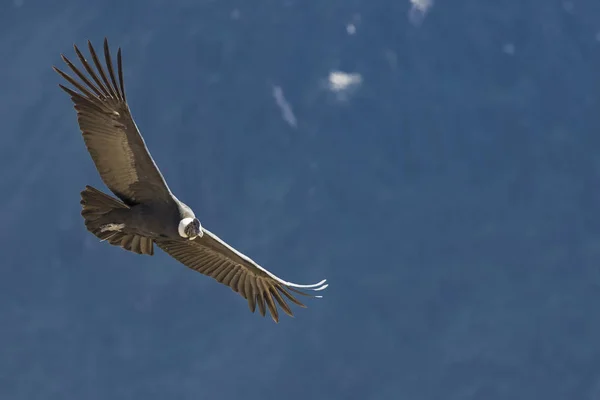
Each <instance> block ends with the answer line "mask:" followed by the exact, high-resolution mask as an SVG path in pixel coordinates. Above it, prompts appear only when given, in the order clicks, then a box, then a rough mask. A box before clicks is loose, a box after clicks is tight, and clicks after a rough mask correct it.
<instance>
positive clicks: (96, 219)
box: [80, 186, 154, 255]
mask: <svg viewBox="0 0 600 400" xmlns="http://www.w3.org/2000/svg"><path fill="white" fill-rule="evenodd" d="M80 203H81V208H82V210H81V216H82V217H83V219H84V220H85V227H86V228H87V230H88V231H90V232H91V233H93V234H94V235H95V236H96V237H98V238H99V239H100V240H103V241H104V240H106V241H107V242H109V243H110V244H112V245H115V246H119V247H122V248H124V249H125V250H129V251H133V252H135V253H138V254H148V255H153V254H154V246H153V243H152V239H150V238H147V237H144V236H138V235H134V234H130V233H125V232H122V231H121V229H122V226H120V224H119V223H118V221H110V220H109V218H107V214H109V213H110V212H111V211H113V210H118V209H129V207H128V206H127V205H126V204H124V203H122V202H121V201H119V200H117V199H115V198H113V197H111V196H109V195H107V194H105V193H102V192H101V191H99V190H98V189H96V188H93V187H91V186H86V187H85V189H84V190H83V191H82V192H81V202H80Z"/></svg>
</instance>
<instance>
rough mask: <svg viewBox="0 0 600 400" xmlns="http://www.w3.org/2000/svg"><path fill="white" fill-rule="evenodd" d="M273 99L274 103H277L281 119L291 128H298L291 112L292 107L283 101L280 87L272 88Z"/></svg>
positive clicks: (283, 97)
mask: <svg viewBox="0 0 600 400" xmlns="http://www.w3.org/2000/svg"><path fill="white" fill-rule="evenodd" d="M273 97H274V98H275V103H277V106H278V107H279V109H280V110H281V117H282V118H283V119H284V120H285V121H286V122H287V123H288V124H290V126H291V127H293V128H296V127H297V126H298V123H297V121H296V116H295V115H294V112H293V111H292V106H291V105H290V103H288V101H287V100H286V99H285V96H284V95H283V89H282V88H281V86H273Z"/></svg>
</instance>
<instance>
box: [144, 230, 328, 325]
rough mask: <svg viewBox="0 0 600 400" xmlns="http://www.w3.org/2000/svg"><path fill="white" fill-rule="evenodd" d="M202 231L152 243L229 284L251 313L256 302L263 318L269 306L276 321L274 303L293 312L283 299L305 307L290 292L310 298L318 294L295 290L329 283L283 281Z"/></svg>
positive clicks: (184, 262)
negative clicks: (187, 237)
mask: <svg viewBox="0 0 600 400" xmlns="http://www.w3.org/2000/svg"><path fill="white" fill-rule="evenodd" d="M203 231H204V235H203V236H202V237H197V238H196V239H195V240H155V243H156V245H157V246H158V247H160V248H161V249H163V250H164V251H165V252H167V253H168V254H169V255H171V257H173V258H175V259H176V260H178V261H179V262H181V263H182V264H184V265H186V266H187V267H189V268H191V269H193V270H195V271H198V272H200V273H202V274H204V275H208V276H210V277H212V278H214V279H216V280H217V281H218V282H220V283H222V284H225V285H227V286H229V287H230V288H231V289H232V290H233V291H234V292H238V293H239V294H240V295H241V296H242V297H243V298H245V299H246V300H248V306H249V307H250V311H251V312H254V311H255V309H256V305H257V304H258V308H259V311H260V313H261V315H262V316H263V317H264V316H265V312H266V307H268V309H269V312H270V314H271V317H272V318H273V320H274V321H275V322H278V321H279V313H278V312H277V307H276V305H275V303H277V304H279V307H281V309H282V310H283V311H284V312H285V313H286V314H288V315H289V316H293V313H292V310H291V309H290V307H289V305H288V304H287V302H286V300H285V298H287V299H288V300H290V301H291V302H293V303H295V304H296V305H298V306H300V307H305V305H304V304H302V303H301V302H299V301H298V300H297V299H296V298H295V297H294V296H293V294H292V293H290V292H294V293H297V294H300V295H303V296H309V297H321V296H315V295H310V294H308V293H304V292H302V291H300V290H298V289H310V290H315V291H319V290H323V289H325V288H326V287H327V286H328V285H327V284H325V281H326V280H322V281H321V282H319V283H316V284H313V285H298V284H295V283H291V282H286V281H284V280H283V279H280V278H278V277H277V276H275V275H273V274H272V273H270V272H269V271H267V270H266V269H264V268H262V267H261V266H259V265H258V264H257V263H255V262H254V261H252V260H251V259H250V258H248V257H247V256H245V255H244V254H242V253H240V252H238V251H237V250H235V249H234V248H232V247H231V246H229V245H228V244H227V243H225V242H224V241H222V240H221V239H219V237H218V236H217V235H215V234H213V233H211V232H210V231H207V230H206V229H203ZM282 295H283V296H282ZM284 297H285V298H284ZM265 305H266V307H265Z"/></svg>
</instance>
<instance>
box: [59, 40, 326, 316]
mask: <svg viewBox="0 0 600 400" xmlns="http://www.w3.org/2000/svg"><path fill="white" fill-rule="evenodd" d="M88 48H89V50H90V54H91V56H92V61H93V65H94V66H95V67H96V71H94V69H93V68H92V65H91V64H90V63H88V61H87V60H86V59H85V57H84V56H83V54H82V53H81V51H79V49H78V48H77V46H75V52H76V54H77V57H78V58H79V60H80V61H81V64H82V65H83V67H84V69H85V71H87V73H88V76H86V75H84V74H83V73H82V71H81V70H79V69H78V68H77V67H75V66H74V65H73V64H72V63H71V61H69V59H67V58H66V57H65V56H62V58H63V60H64V61H65V63H66V64H67V66H68V67H69V68H70V69H71V70H72V71H73V73H74V74H75V75H77V77H78V78H79V80H80V81H77V80H75V79H73V78H72V77H71V76H69V75H67V74H65V73H64V72H63V71H61V70H59V69H58V68H54V69H55V71H56V72H57V73H58V74H60V75H61V76H62V77H63V78H64V79H65V80H67V81H68V82H69V83H70V84H72V85H73V86H74V87H75V88H76V89H77V90H78V91H75V90H73V89H70V88H68V87H65V86H63V85H59V86H60V87H61V88H62V89H63V90H64V91H65V92H67V94H69V96H70V97H71V100H72V101H73V103H74V106H75V109H76V110H77V122H78V124H79V128H80V130H81V133H82V136H83V139H84V142H85V145H86V147H87V149H88V151H89V153H90V156H91V157H92V160H93V161H94V164H95V166H96V169H97V170H98V172H99V174H100V177H101V178H102V181H103V182H104V183H105V184H106V186H107V187H108V188H109V189H110V190H111V191H112V192H113V193H114V195H115V196H116V197H117V198H114V197H112V196H110V195H108V194H105V193H103V192H101V191H100V190H98V189H95V188H93V187H91V186H86V187H85V189H84V190H83V191H82V192H81V206H82V211H81V215H82V216H83V218H84V221H85V226H86V228H87V230H88V231H90V232H91V233H92V234H94V235H95V236H96V237H98V238H99V239H100V240H103V241H107V242H108V243H110V244H112V245H114V246H119V247H121V248H123V249H125V250H128V251H132V252H135V253H138V254H146V255H150V256H151V255H153V254H154V245H156V246H157V247H159V248H161V249H162V250H164V251H165V252H167V253H168V254H169V255H171V256H172V257H173V258H175V259H176V260H178V261H180V262H181V263H183V264H184V265H186V266H187V267H189V268H191V269H193V270H195V271H198V272H200V273H202V274H204V275H208V276H210V277H212V278H214V279H216V280H217V281H218V282H220V283H223V284H225V285H228V286H229V287H230V288H231V289H232V290H233V291H235V292H237V293H239V294H240V295H241V296H242V297H244V298H245V299H246V300H247V301H248V306H249V307H250V310H251V311H252V312H254V310H255V309H256V307H257V306H258V309H259V311H260V313H261V314H262V315H263V316H264V315H265V312H266V309H267V308H268V309H269V312H270V313H271V316H272V318H273V319H274V320H275V321H278V319H279V315H278V311H277V307H276V304H279V306H280V307H281V309H282V310H283V311H284V312H285V313H286V314H288V315H290V316H291V315H293V314H292V311H291V309H290V308H289V306H288V304H287V303H286V300H285V298H287V299H288V300H290V301H291V302H293V303H295V304H297V305H299V306H301V307H304V305H303V304H302V303H300V302H299V301H298V300H297V299H295V298H294V297H293V295H292V293H291V292H294V293H298V294H301V295H304V296H310V295H309V294H307V293H304V292H301V291H299V290H297V289H298V288H302V289H310V290H315V291H318V290H322V289H325V288H326V287H327V285H326V284H324V283H325V280H323V281H321V282H319V283H316V284H313V285H298V284H295V283H291V282H286V281H284V280H282V279H280V278H278V277H277V276H275V275H273V274H272V273H270V272H269V271H267V270H265V269H264V268H262V267H260V266H259V265H258V264H257V263H255V262H254V261H252V260H251V259H250V258H249V257H247V256H245V255H244V254H241V253H240V252H238V251H236V250H235V249H234V248H232V247H231V246H229V245H228V244H227V243H225V242H224V241H222V240H221V239H219V238H218V237H217V236H216V235H214V234H213V233H211V232H210V231H208V230H206V229H204V228H203V227H202V226H201V225H200V221H199V220H198V219H197V218H196V216H195V215H194V212H193V211H192V210H191V208H190V207H188V206H187V205H186V204H184V203H182V202H181V201H179V200H178V199H177V198H176V197H175V196H174V195H173V193H171V190H170V189H169V187H168V186H167V183H166V181H165V179H164V177H163V176H162V174H161V173H160V171H159V169H158V167H157V166H156V164H155V163H154V160H153V159H152V156H151V155H150V152H149V151H148V148H147V147H146V144H145V142H144V139H143V138H142V135H141V134H140V132H139V130H138V128H137V126H136V124H135V122H134V121H133V117H132V116H131V111H130V110H129V105H128V104H127V100H126V96H125V86H124V83H123V68H122V63H121V50H120V49H119V50H118V51H117V71H116V72H117V74H115V70H114V66H113V63H112V60H111V55H110V51H109V49H108V41H107V40H106V39H105V40H104V59H105V62H106V63H105V66H106V71H107V72H108V74H107V73H106V71H105V67H103V66H102V63H101V62H100V59H99V58H98V56H97V54H96V52H95V50H94V48H93V47H92V44H91V43H90V42H88ZM117 78H118V80H117ZM92 81H93V82H92Z"/></svg>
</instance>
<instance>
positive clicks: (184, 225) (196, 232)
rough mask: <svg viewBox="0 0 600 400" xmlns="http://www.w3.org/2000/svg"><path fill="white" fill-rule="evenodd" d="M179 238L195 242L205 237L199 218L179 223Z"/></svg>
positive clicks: (187, 219) (185, 219)
mask: <svg viewBox="0 0 600 400" xmlns="http://www.w3.org/2000/svg"><path fill="white" fill-rule="evenodd" d="M177 230H178V231H179V236H181V237H182V238H186V239H189V240H194V239H196V237H198V236H200V237H202V235H204V232H202V226H201V225H200V221H198V218H189V217H188V218H184V219H182V220H181V221H180V222H179V227H178V229H177Z"/></svg>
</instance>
